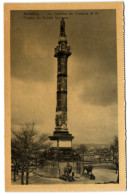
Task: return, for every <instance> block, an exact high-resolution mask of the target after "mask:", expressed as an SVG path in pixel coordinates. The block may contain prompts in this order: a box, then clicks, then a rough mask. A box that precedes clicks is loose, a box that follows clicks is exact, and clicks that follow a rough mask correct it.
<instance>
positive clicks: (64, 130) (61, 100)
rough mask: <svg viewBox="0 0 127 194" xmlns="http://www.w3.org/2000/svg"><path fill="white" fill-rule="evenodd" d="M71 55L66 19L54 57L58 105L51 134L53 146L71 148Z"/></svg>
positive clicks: (61, 27) (61, 28)
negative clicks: (69, 79) (69, 73)
mask: <svg viewBox="0 0 127 194" xmlns="http://www.w3.org/2000/svg"><path fill="white" fill-rule="evenodd" d="M70 55H71V52H70V46H68V45H67V37H66V33H65V21H64V19H62V20H61V23H60V36H59V41H58V46H57V47H56V48H55V54H54V57H56V58H57V105H56V118H55V123H56V127H55V130H54V133H53V136H50V137H49V138H50V140H52V142H54V143H53V147H56V148H71V147H72V139H73V138H74V137H73V136H72V134H70V133H69V131H68V127H67V61H68V58H69V56H70Z"/></svg>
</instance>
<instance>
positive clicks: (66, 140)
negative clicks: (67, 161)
mask: <svg viewBox="0 0 127 194" xmlns="http://www.w3.org/2000/svg"><path fill="white" fill-rule="evenodd" d="M49 138H50V140H51V141H52V143H53V144H52V147H55V148H71V147H72V139H73V138H74V137H73V136H72V134H69V133H68V131H55V132H54V134H53V136H50V137H49Z"/></svg>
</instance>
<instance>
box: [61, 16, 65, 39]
mask: <svg viewBox="0 0 127 194" xmlns="http://www.w3.org/2000/svg"><path fill="white" fill-rule="evenodd" d="M60 35H61V36H63V35H64V36H65V21H64V18H62V20H61V24H60Z"/></svg>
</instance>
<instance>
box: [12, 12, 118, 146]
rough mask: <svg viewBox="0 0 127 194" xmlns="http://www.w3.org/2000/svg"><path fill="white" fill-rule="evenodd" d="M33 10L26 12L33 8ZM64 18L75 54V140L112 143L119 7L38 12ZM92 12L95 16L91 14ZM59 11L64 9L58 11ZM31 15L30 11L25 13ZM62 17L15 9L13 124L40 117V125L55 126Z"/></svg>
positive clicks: (71, 67)
mask: <svg viewBox="0 0 127 194" xmlns="http://www.w3.org/2000/svg"><path fill="white" fill-rule="evenodd" d="M30 12H31V11H25V13H30ZM35 12H36V13H38V17H40V18H44V17H47V16H48V14H49V13H51V15H54V14H53V13H54V12H56V13H58V15H60V16H61V17H64V16H65V14H62V13H66V14H67V16H66V17H67V18H68V19H66V17H65V22H66V27H65V28H66V35H67V40H68V44H69V45H70V46H71V52H72V56H70V57H69V59H68V129H69V132H70V133H72V134H73V135H74V137H75V138H74V143H82V144H83V143H84V144H85V143H87V144H89V143H93V144H94V143H95V144H101V143H102V144H109V143H111V142H112V141H113V137H114V136H115V135H118V126H117V125H118V115H117V114H118V113H117V111H118V110H117V108H118V106H117V56H116V13H115V10H92V11H91V10H87V12H88V15H87V14H85V11H78V12H79V13H81V14H77V15H76V14H74V15H71V14H69V13H70V12H73V11H71V10H70V11H65V10H64V11H35ZM92 12H93V15H92V14H91V13H92ZM59 13H60V14H59ZM26 15H27V14H26ZM59 25H60V19H55V17H54V16H53V18H52V19H39V18H38V19H26V18H24V11H11V118H12V128H15V127H17V126H18V124H20V123H22V122H35V126H36V128H37V130H39V131H40V132H44V133H49V134H52V133H53V131H54V128H55V109H56V83H57V81H56V78H57V60H56V58H54V48H55V47H56V46H57V42H58V39H59Z"/></svg>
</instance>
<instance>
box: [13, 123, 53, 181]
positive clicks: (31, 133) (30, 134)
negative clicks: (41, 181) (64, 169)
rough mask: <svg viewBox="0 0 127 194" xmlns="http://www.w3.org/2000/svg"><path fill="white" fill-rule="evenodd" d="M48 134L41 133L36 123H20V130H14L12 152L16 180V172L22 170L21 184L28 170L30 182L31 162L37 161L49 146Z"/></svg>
mask: <svg viewBox="0 0 127 194" xmlns="http://www.w3.org/2000/svg"><path fill="white" fill-rule="evenodd" d="M47 140H48V134H39V133H38V132H37V130H36V129H35V125H34V123H25V124H23V125H20V129H19V130H12V141H11V153H12V162H13V164H14V179H13V180H14V181H15V180H16V172H17V170H18V169H20V170H21V184H24V172H26V184H28V183H29V170H30V164H31V163H36V164H37V158H38V157H39V156H40V153H42V152H43V151H44V149H46V148H48V147H49V144H48V142H47Z"/></svg>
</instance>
